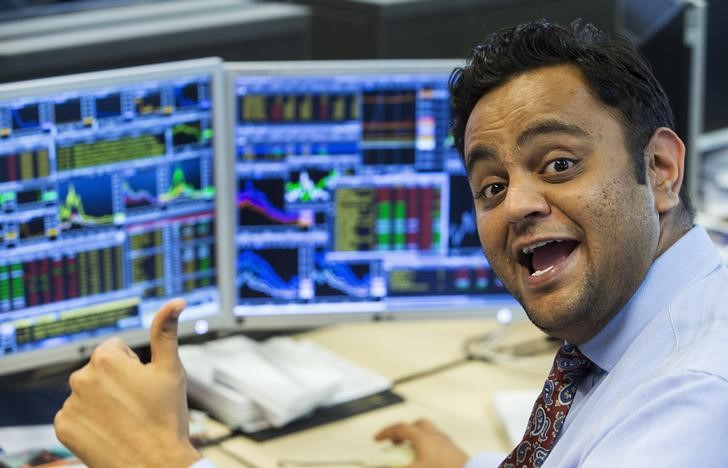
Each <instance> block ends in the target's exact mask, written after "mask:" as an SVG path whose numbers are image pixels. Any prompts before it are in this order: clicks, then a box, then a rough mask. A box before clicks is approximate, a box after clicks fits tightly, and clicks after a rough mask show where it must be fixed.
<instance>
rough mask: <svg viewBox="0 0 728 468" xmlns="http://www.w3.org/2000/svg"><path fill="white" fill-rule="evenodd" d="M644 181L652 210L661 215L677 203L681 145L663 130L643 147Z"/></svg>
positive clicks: (682, 161)
mask: <svg viewBox="0 0 728 468" xmlns="http://www.w3.org/2000/svg"><path fill="white" fill-rule="evenodd" d="M645 158H646V163H647V164H646V166H647V178H648V180H649V183H650V189H651V190H652V194H653V196H654V198H655V209H656V210H657V213H658V214H663V213H666V212H668V211H670V210H671V209H673V208H675V207H676V206H677V205H678V204H679V203H680V198H679V193H680V187H682V183H683V175H684V173H685V172H684V171H685V144H684V143H683V142H682V140H681V139H680V137H679V136H677V135H676V134H675V132H673V131H672V130H670V129H669V128H666V127H660V128H658V129H657V130H655V133H653V134H652V138H650V141H649V142H648V143H647V146H645Z"/></svg>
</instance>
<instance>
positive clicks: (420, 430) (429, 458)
mask: <svg viewBox="0 0 728 468" xmlns="http://www.w3.org/2000/svg"><path fill="white" fill-rule="evenodd" d="M374 438H375V439H376V440H391V441H392V442H394V443H395V444H401V443H402V442H405V441H407V442H410V443H411V444H412V448H413V449H414V451H415V461H414V463H413V464H412V466H411V468H462V466H463V465H465V463H466V462H467V461H468V455H467V454H466V453H465V452H463V451H462V450H461V449H460V448H459V447H458V446H456V445H455V444H454V443H453V442H452V441H451V440H450V438H449V437H448V436H446V435H445V434H443V433H442V432H440V431H439V430H438V429H437V428H436V427H435V426H434V425H433V424H432V423H431V422H430V421H427V420H423V419H420V420H419V421H416V422H415V423H414V424H405V423H399V424H395V425H393V426H389V427H387V428H384V429H382V430H381V431H380V432H379V433H378V434H377V435H376V436H375V437H374Z"/></svg>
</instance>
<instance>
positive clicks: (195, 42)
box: [0, 0, 728, 217]
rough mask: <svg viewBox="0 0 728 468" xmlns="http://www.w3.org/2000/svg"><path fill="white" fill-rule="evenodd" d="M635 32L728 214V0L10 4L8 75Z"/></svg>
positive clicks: (714, 204)
mask: <svg viewBox="0 0 728 468" xmlns="http://www.w3.org/2000/svg"><path fill="white" fill-rule="evenodd" d="M542 17H545V18H549V19H551V20H553V21H556V22H560V23H569V22H570V21H572V20H573V19H574V18H582V19H583V20H585V21H588V22H592V23H594V24H595V25H597V26H599V27H600V28H602V29H606V30H610V31H618V32H620V33H623V34H626V35H628V36H630V37H631V38H632V39H633V40H635V42H636V43H637V44H638V45H639V47H640V48H641V50H642V51H643V53H644V54H645V55H646V56H647V57H648V59H649V60H650V62H651V63H652V65H653V67H654V69H655V72H656V74H657V75H658V78H659V79H660V80H661V82H662V83H663V85H664V86H665V89H666V91H667V93H668V95H669V96H670V99H671V102H672V105H673V108H674V110H675V114H676V123H677V130H678V133H679V134H680V135H681V136H683V138H684V139H685V140H686V142H687V144H688V152H689V157H688V170H687V173H688V174H687V183H688V187H689V189H690V191H691V193H692V195H693V197H694V198H695V199H696V201H697V202H698V205H699V206H701V207H704V208H706V209H709V210H710V211H712V212H715V213H716V214H718V215H719V216H723V217H728V154H727V153H726V151H725V148H727V147H728V106H727V105H726V103H728V86H726V83H728V64H727V63H728V62H726V60H725V58H726V56H727V55H728V53H727V52H728V30H727V28H725V27H722V25H721V19H722V18H726V17H728V2H726V1H722V0H721V1H718V0H593V1H588V2H587V1H583V0H291V1H254V0H205V1H197V0H147V1H142V0H76V1H51V0H0V82H9V81H17V80H24V79H31V78H38V77H43V76H52V75H59V74H67V73H78V72H85V71H92V70H100V69H106V68H117V67H124V66H130V65H140V64H149V63H158V62H166V61H172V60H179V59H187V58H197V57H206V56H218V57H222V58H223V59H225V60H236V61H239V60H303V59H372V58H388V59H396V58H461V57H464V56H465V54H466V53H467V52H468V50H469V49H470V47H472V46H473V45H474V44H475V43H477V42H478V41H479V40H480V39H482V38H483V37H485V36H486V35H487V33H488V32H490V31H494V30H496V29H498V28H501V27H503V26H507V25H512V24H515V23H518V22H521V21H525V20H530V19H537V18H542Z"/></svg>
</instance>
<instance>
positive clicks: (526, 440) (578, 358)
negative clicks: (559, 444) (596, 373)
mask: <svg viewBox="0 0 728 468" xmlns="http://www.w3.org/2000/svg"><path fill="white" fill-rule="evenodd" d="M591 365H592V362H591V361H590V360H589V358H587V357H586V356H584V355H583V354H582V353H581V351H579V350H578V349H577V348H576V346H574V345H572V344H568V343H565V344H564V345H563V346H561V348H559V351H558V352H557V353H556V358H554V365H553V366H552V367H551V372H550V373H549V376H548V379H547V380H546V382H545V383H544V384H543V390H542V391H541V395H539V397H538V399H537V400H536V403H535V404H534V405H533V410H532V411H531V418H530V419H529V421H528V427H527V428H526V433H525V434H524V435H523V440H522V441H521V442H520V443H519V444H518V445H517V446H516V448H514V449H513V452H511V453H510V455H508V457H507V458H506V459H505V460H503V462H502V463H501V464H500V468H532V467H538V466H541V465H542V464H543V462H544V461H546V457H547V456H548V454H549V452H551V448H552V447H553V446H554V442H556V437H557V436H558V434H559V431H560V430H561V426H563V424H564V420H565V419H566V414H567V413H568V412H569V407H570V406H571V402H572V401H573V400H574V394H575V393H576V387H577V385H579V382H580V381H581V379H582V378H583V377H584V376H585V375H586V374H587V372H588V371H589V368H590V367H591Z"/></svg>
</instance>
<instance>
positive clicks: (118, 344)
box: [98, 336, 139, 361]
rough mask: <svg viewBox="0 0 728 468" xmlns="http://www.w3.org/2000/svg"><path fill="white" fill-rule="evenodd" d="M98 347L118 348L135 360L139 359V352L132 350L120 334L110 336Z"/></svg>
mask: <svg viewBox="0 0 728 468" xmlns="http://www.w3.org/2000/svg"><path fill="white" fill-rule="evenodd" d="M98 348H109V349H116V350H119V351H121V352H123V353H124V354H125V355H127V356H129V357H130V358H132V359H134V360H135V361H139V356H137V354H136V353H135V352H134V351H132V349H131V348H130V347H129V345H127V344H126V342H125V341H124V340H122V339H121V338H119V337H118V336H113V337H111V338H109V339H108V340H106V341H104V342H103V343H101V344H100V345H99V346H98Z"/></svg>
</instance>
